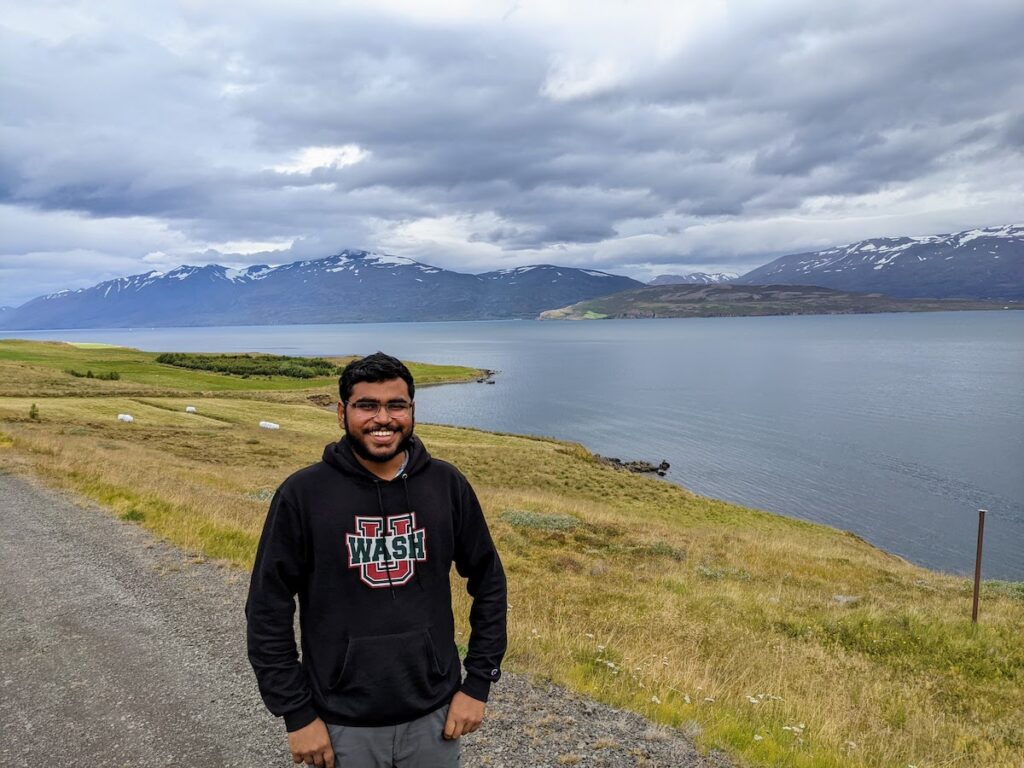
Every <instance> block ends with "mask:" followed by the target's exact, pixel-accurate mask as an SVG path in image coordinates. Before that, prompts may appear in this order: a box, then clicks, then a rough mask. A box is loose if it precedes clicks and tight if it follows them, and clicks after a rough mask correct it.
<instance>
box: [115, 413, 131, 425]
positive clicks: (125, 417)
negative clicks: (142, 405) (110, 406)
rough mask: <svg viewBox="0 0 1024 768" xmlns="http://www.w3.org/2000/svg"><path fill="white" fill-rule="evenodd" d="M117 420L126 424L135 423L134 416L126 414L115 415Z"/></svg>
mask: <svg viewBox="0 0 1024 768" xmlns="http://www.w3.org/2000/svg"><path fill="white" fill-rule="evenodd" d="M117 420H118V421H127V422H129V423H131V422H133V421H135V417H134V416H130V415H128V414H127V413H119V414H117Z"/></svg>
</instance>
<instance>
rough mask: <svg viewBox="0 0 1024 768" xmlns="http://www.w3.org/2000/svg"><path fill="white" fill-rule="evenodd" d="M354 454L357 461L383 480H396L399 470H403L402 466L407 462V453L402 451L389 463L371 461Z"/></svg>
mask: <svg viewBox="0 0 1024 768" xmlns="http://www.w3.org/2000/svg"><path fill="white" fill-rule="evenodd" d="M352 453H353V454H354V455H355V457H356V461H358V462H359V463H360V464H362V465H363V467H365V468H366V469H367V470H368V471H369V472H371V473H373V474H374V475H376V476H377V477H379V478H380V479H381V480H394V479H395V475H396V474H397V473H398V470H399V469H401V467H402V464H403V463H404V462H405V451H401V452H400V453H398V454H397V455H395V456H394V458H391V459H388V460H387V461H369V460H368V459H364V458H363V457H362V456H360V455H359V454H358V453H356V452H355V451H353V452H352Z"/></svg>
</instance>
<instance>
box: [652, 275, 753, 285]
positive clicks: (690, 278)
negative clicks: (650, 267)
mask: <svg viewBox="0 0 1024 768" xmlns="http://www.w3.org/2000/svg"><path fill="white" fill-rule="evenodd" d="M737 277H739V275H737V274H736V273H735V272H712V273H708V272H690V273H689V274H686V275H658V276H657V277H656V278H654V279H653V280H651V281H650V282H648V283H647V284H648V285H714V284H717V283H728V282H732V281H733V280H735V279H736V278H737Z"/></svg>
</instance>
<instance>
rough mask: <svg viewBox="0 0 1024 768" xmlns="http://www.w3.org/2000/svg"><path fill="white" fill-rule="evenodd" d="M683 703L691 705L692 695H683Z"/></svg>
mask: <svg viewBox="0 0 1024 768" xmlns="http://www.w3.org/2000/svg"><path fill="white" fill-rule="evenodd" d="M683 701H685V702H686V703H687V704H689V703H690V694H688V693H684V694H683Z"/></svg>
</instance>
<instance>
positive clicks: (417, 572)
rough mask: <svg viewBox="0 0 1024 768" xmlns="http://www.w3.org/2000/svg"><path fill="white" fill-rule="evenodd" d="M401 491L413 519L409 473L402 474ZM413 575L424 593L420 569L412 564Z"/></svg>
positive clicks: (406, 507)
mask: <svg viewBox="0 0 1024 768" xmlns="http://www.w3.org/2000/svg"><path fill="white" fill-rule="evenodd" d="M402 489H403V490H404V491H405V511H406V512H408V513H409V517H410V519H412V518H413V513H412V503H411V502H410V501H409V473H408V472H403V473H402ZM413 575H414V576H415V577H416V584H417V586H419V588H420V592H423V591H425V590H424V589H423V582H422V581H420V569H419V568H416V564H415V563H413Z"/></svg>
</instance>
